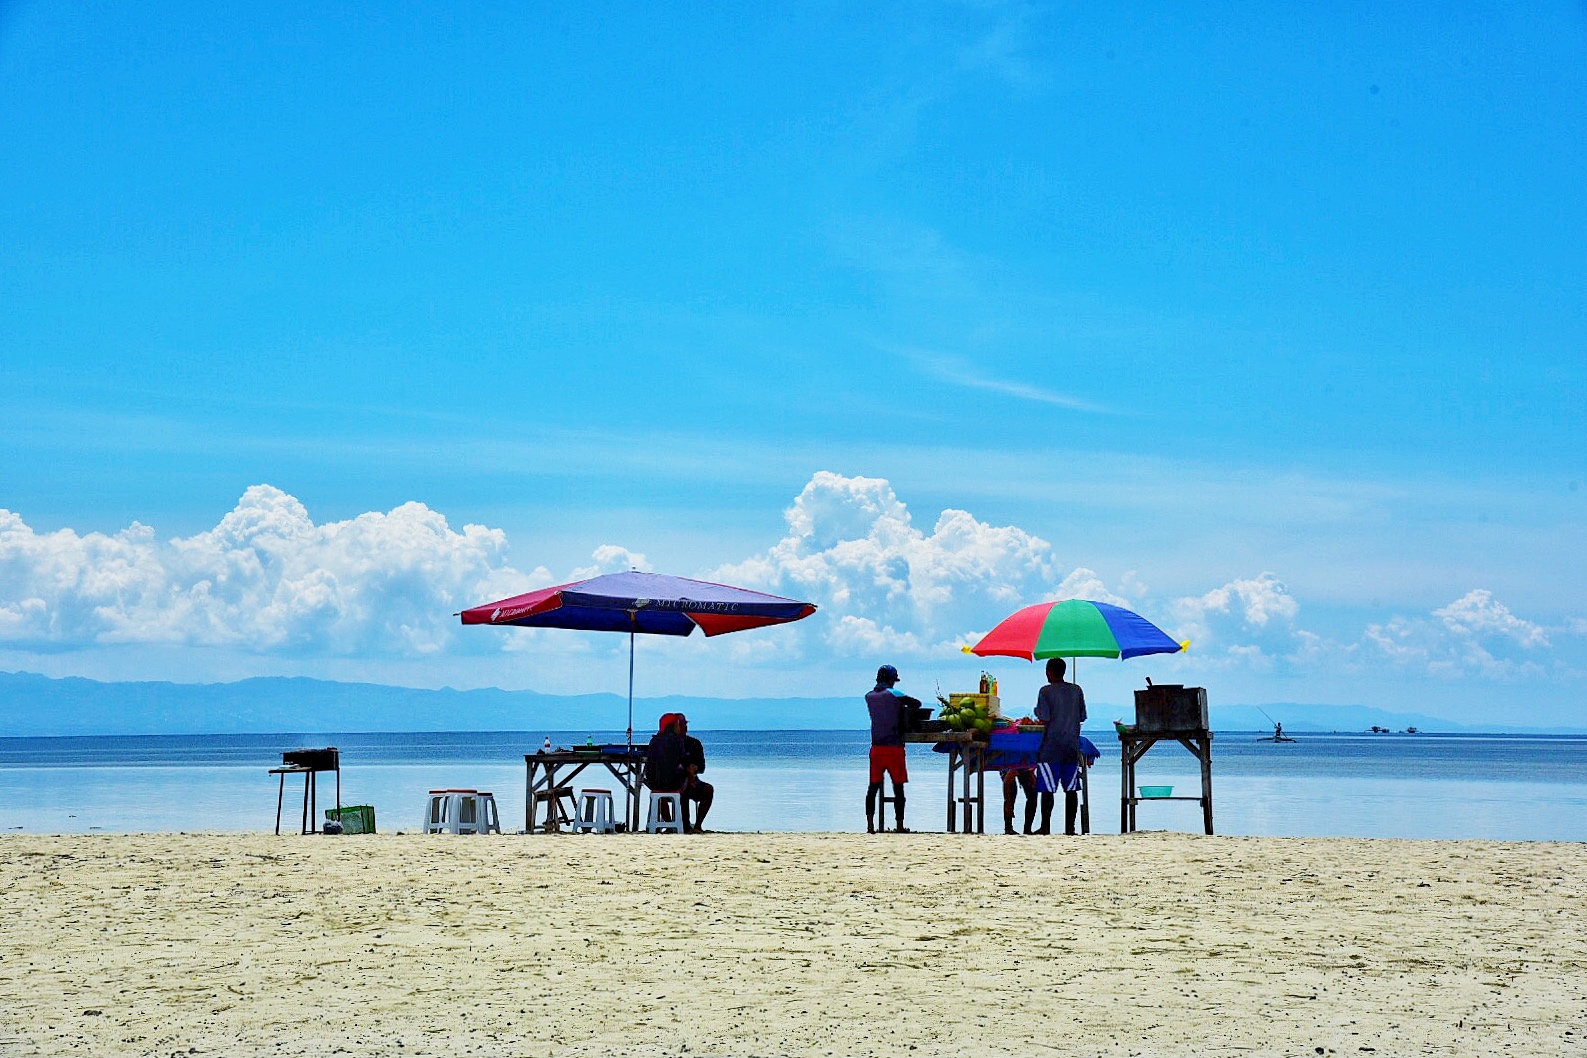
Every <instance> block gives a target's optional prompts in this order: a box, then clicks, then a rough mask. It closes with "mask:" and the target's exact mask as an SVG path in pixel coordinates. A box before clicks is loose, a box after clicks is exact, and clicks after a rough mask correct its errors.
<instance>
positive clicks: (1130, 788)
mask: <svg viewBox="0 0 1587 1058" xmlns="http://www.w3.org/2000/svg"><path fill="white" fill-rule="evenodd" d="M1118 734H1119V775H1120V777H1121V780H1120V781H1121V784H1122V785H1121V786H1120V798H1119V833H1120V834H1129V833H1132V832H1133V831H1134V830H1135V806H1136V805H1138V804H1140V803H1141V802H1142V801H1197V802H1199V803H1200V804H1201V818H1202V822H1203V824H1204V825H1205V827H1206V830H1207V833H1209V834H1211V833H1212V732H1211V731H1207V730H1205V729H1203V730H1197V731H1140V730H1129V729H1126V730H1121V731H1119V733H1118ZM1159 742H1178V743H1179V744H1180V745H1181V746H1184V747H1185V748H1186V749H1187V750H1189V751H1190V755H1191V756H1193V757H1195V758H1196V759H1197V760H1198V761H1200V762H1201V796H1200V797H1141V796H1140V790H1139V788H1138V787H1137V786H1136V785H1135V765H1136V764H1137V763H1138V762H1139V761H1140V759H1141V758H1142V757H1144V756H1146V753H1147V751H1148V750H1150V749H1151V748H1152V747H1153V746H1155V745H1157V744H1158V743H1159Z"/></svg>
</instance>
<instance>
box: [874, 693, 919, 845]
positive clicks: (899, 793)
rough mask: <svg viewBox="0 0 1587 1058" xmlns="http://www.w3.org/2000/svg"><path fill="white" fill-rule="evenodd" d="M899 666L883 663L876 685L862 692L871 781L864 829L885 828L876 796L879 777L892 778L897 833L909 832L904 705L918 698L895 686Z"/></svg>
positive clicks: (913, 702)
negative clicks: (867, 715)
mask: <svg viewBox="0 0 1587 1058" xmlns="http://www.w3.org/2000/svg"><path fill="white" fill-rule="evenodd" d="M896 683H898V670H897V669H895V668H893V666H891V665H883V666H882V667H881V668H879V669H877V670H876V689H875V690H873V691H871V693H870V694H867V695H866V696H865V705H866V707H867V708H868V709H870V711H871V785H870V787H869V788H867V789H866V791H865V832H866V833H867V834H874V833H876V831H877V829H878V827H881V828H882V829H885V826H884V824H883V822H882V814H881V811H880V808H881V806H880V805H879V804H878V803H877V799H878V798H879V797H881V794H882V779H883V777H884V776H890V777H891V778H892V780H893V815H894V818H895V819H896V821H897V823H898V832H899V833H900V834H907V833H909V831H908V829H907V828H906V827H905V826H904V783H906V782H908V781H909V769H908V768H907V767H906V766H905V763H904V708H905V707H906V706H909V705H919V704H920V702H919V701H917V700H916V699H914V698H911V697H909V696H908V695H906V694H904V693H903V692H902V691H900V690H897V689H896V688H895V686H894V685H895V684H896Z"/></svg>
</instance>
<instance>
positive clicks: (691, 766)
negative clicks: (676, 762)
mask: <svg viewBox="0 0 1587 1058" xmlns="http://www.w3.org/2000/svg"><path fill="white" fill-rule="evenodd" d="M678 734H680V735H682V736H683V763H684V767H685V768H686V769H687V771H688V773H689V778H688V781H687V782H685V783H684V786H683V829H684V831H685V832H687V833H690V834H698V833H699V832H700V830H701V829H702V828H703V827H704V826H705V814H706V813H707V812H709V811H710V810H711V801H712V799H713V798H715V797H716V787H714V786H712V785H711V784H710V783H708V782H706V781H705V780H704V779H702V778H700V773H701V772H702V771H704V770H705V747H704V746H702V745H701V744H700V740H699V739H697V738H695V737H694V736H693V735H691V734H689V718H688V717H686V716H684V715H683V714H682V713H679V714H678ZM690 801H693V802H694V806H695V812H694V825H693V826H690V825H689V802H690Z"/></svg>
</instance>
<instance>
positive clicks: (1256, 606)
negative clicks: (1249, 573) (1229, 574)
mask: <svg viewBox="0 0 1587 1058" xmlns="http://www.w3.org/2000/svg"><path fill="white" fill-rule="evenodd" d="M1170 609H1171V610H1172V612H1173V614H1174V617H1175V618H1176V619H1177V620H1178V621H1179V622H1180V624H1181V625H1182V626H1183V628H1184V630H1185V632H1186V633H1187V634H1189V635H1190V636H1191V637H1192V638H1199V639H1207V640H1211V639H1217V638H1223V637H1225V636H1226V635H1229V634H1239V633H1238V632H1236V631H1235V630H1236V629H1240V630H1242V631H1243V632H1244V633H1246V634H1249V633H1252V632H1259V631H1261V630H1264V629H1267V628H1268V626H1269V624H1270V623H1275V622H1276V623H1279V624H1283V625H1286V626H1287V625H1289V624H1290V623H1292V622H1293V621H1294V620H1295V618H1296V616H1297V615H1299V613H1300V603H1299V602H1297V601H1296V600H1295V597H1294V596H1293V595H1291V594H1289V589H1288V588H1286V587H1285V586H1284V582H1283V581H1281V580H1279V579H1278V577H1276V576H1275V575H1273V574H1272V573H1262V574H1260V575H1258V576H1255V577H1249V578H1244V579H1237V580H1231V581H1229V582H1228V583H1227V584H1224V585H1223V586H1222V587H1218V588H1213V589H1212V590H1211V591H1209V592H1207V593H1206V594H1204V595H1200V596H1185V597H1183V598H1179V599H1175V600H1174V602H1173V604H1172V606H1171V607H1170ZM1220 618H1223V619H1224V620H1220Z"/></svg>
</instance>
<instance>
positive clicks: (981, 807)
mask: <svg viewBox="0 0 1587 1058" xmlns="http://www.w3.org/2000/svg"><path fill="white" fill-rule="evenodd" d="M976 833H978V834H984V833H987V753H986V750H984V749H978V750H976Z"/></svg>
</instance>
